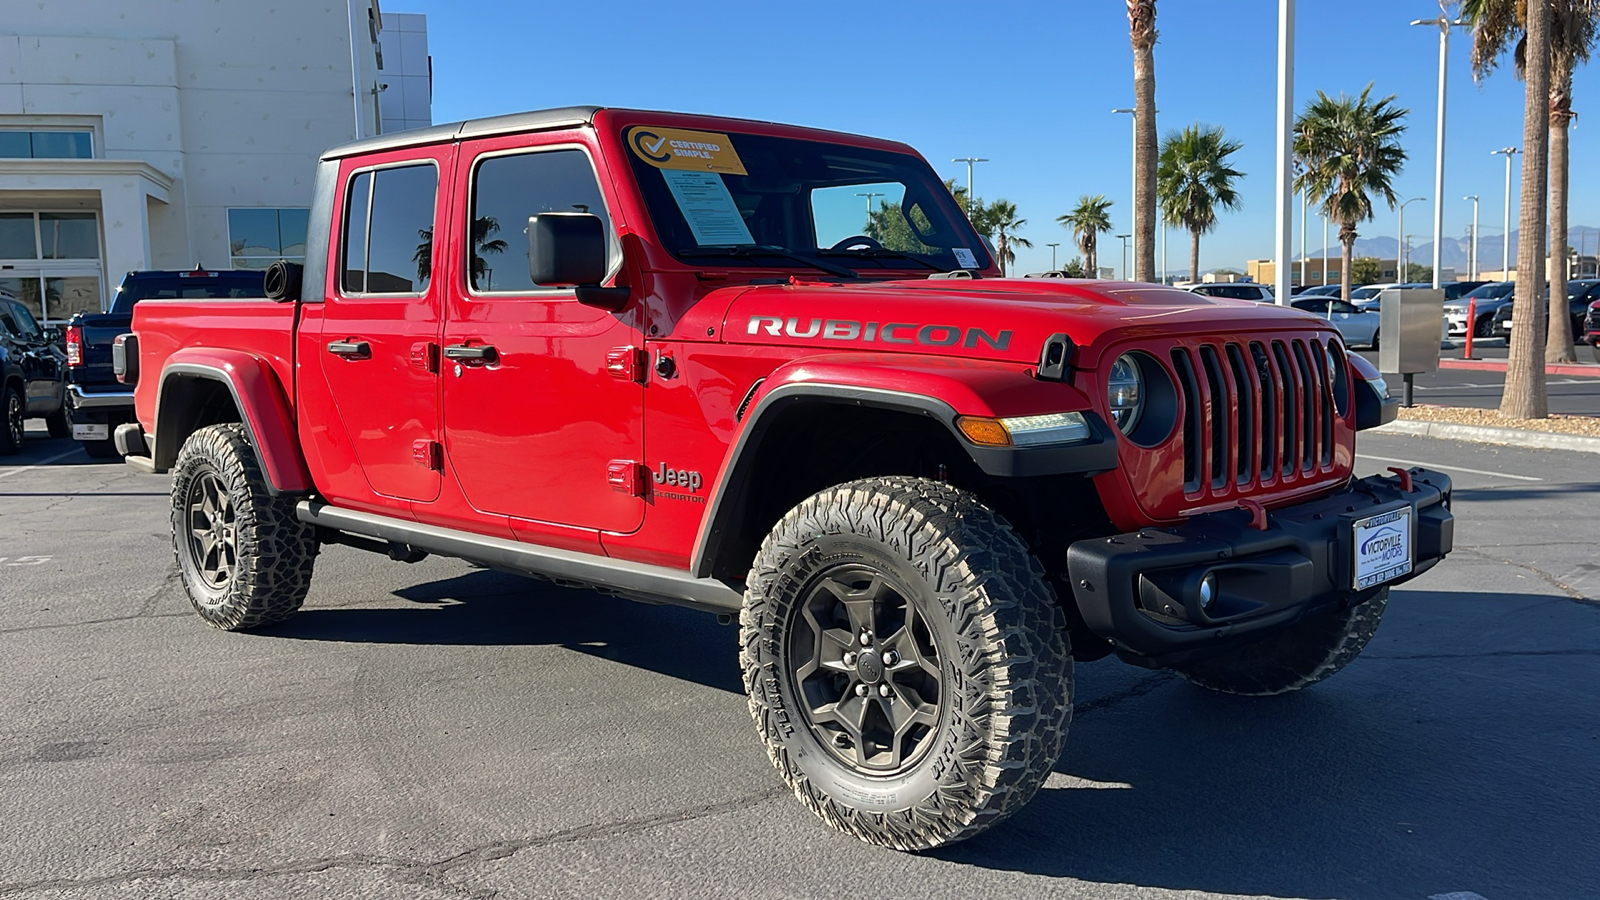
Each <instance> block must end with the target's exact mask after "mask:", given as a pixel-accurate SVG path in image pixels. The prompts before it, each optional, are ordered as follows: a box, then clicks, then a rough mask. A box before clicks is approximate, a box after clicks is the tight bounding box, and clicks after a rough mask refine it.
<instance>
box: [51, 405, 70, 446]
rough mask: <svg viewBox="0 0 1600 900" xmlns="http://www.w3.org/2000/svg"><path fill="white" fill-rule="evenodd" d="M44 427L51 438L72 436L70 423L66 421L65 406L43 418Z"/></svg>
mask: <svg viewBox="0 0 1600 900" xmlns="http://www.w3.org/2000/svg"><path fill="white" fill-rule="evenodd" d="M44 426H45V428H46V429H48V430H49V432H50V436H51V437H53V438H64V437H71V436H72V422H70V421H68V419H67V408H66V407H65V406H63V407H61V408H60V409H58V410H56V411H55V412H53V413H51V414H50V415H48V416H45V418H44Z"/></svg>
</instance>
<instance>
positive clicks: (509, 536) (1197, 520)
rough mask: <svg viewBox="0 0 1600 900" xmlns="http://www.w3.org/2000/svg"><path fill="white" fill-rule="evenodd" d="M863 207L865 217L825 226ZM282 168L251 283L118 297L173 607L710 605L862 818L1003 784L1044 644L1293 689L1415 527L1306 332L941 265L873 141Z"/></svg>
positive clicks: (759, 684)
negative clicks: (492, 229) (873, 211)
mask: <svg viewBox="0 0 1600 900" xmlns="http://www.w3.org/2000/svg"><path fill="white" fill-rule="evenodd" d="M867 187H872V188H874V189H876V190H879V191H884V192H886V193H892V195H893V196H894V197H896V198H897V200H898V204H899V209H900V212H898V213H893V215H895V216H897V217H898V218H896V220H895V222H894V223H891V224H893V225H894V227H893V228H885V229H884V230H883V231H881V232H879V236H880V238H881V240H880V239H879V238H874V237H870V236H867V235H863V234H858V233H856V232H855V227H854V226H853V225H852V224H851V223H852V222H855V221H859V219H857V218H856V217H854V216H851V217H847V218H840V217H837V216H833V215H832V214H831V213H830V212H829V210H832V209H833V208H834V207H836V206H841V201H849V203H850V204H851V208H852V209H859V206H855V205H854V201H853V200H852V199H851V198H852V197H853V195H854V194H855V193H856V192H859V191H861V190H862V189H864V188H867ZM308 193H309V196H310V197H311V198H312V201H311V208H310V214H309V218H310V223H309V231H308V236H307V245H308V246H309V247H310V248H313V252H310V253H309V254H308V256H307V257H306V265H305V267H304V269H303V270H302V269H301V267H299V266H297V265H292V264H288V263H283V262H279V263H275V264H274V265H273V268H272V269H271V270H270V271H269V273H268V276H267V282H268V286H269V291H270V299H267V300H259V301H251V300H242V301H239V302H237V303H216V302H213V301H207V300H198V301H191V300H149V301H145V302H143V303H140V304H139V306H138V307H137V308H136V309H135V310H134V335H135V336H136V340H137V349H138V353H137V357H136V359H137V366H136V367H130V366H129V359H128V356H127V354H126V353H125V354H124V357H123V364H122V377H123V378H124V379H126V380H129V381H133V382H135V383H136V387H135V393H136V399H137V409H138V421H137V422H133V423H128V424H125V425H122V426H120V427H119V428H118V429H117V431H116V439H117V441H118V443H119V445H120V447H121V449H123V450H124V451H132V450H140V449H143V450H145V451H146V452H145V454H143V455H139V456H129V457H128V460H129V463H130V464H132V465H134V466H136V467H138V468H141V469H143V470H145V471H158V472H169V471H170V472H171V476H172V477H171V491H172V504H171V506H170V510H171V512H170V513H167V514H168V515H170V516H171V520H172V534H173V542H174V551H175V553H176V561H177V578H178V580H179V582H180V583H181V584H182V586H183V589H184V591H185V592H186V593H187V594H188V596H189V598H190V600H191V602H192V604H193V607H194V609H195V612H196V614H197V615H199V616H200V617H201V618H202V619H203V620H204V621H206V622H207V623H209V624H211V625H213V626H215V627H217V628H222V629H227V630H249V629H255V628H260V627H264V626H269V625H272V624H273V623H276V622H281V621H283V620H285V619H288V618H289V617H290V616H293V615H294V614H295V613H296V612H297V611H298V610H299V609H300V606H301V604H302V602H304V600H305V599H306V595H307V592H308V590H309V588H310V582H311V579H312V577H313V573H314V572H317V573H318V574H320V577H322V578H324V579H328V578H333V579H337V578H339V577H341V573H340V572H337V571H334V569H335V568H337V567H338V566H340V565H341V564H343V563H344V562H345V560H346V559H347V557H346V556H345V555H343V554H324V555H322V556H321V557H320V558H319V557H318V554H317V549H318V546H319V544H323V543H343V544H347V545H349V546H351V547H354V548H361V549H366V550H372V551H377V552H380V553H387V554H388V555H390V556H391V557H393V558H395V559H398V560H411V561H415V560H417V559H420V558H421V557H422V556H423V555H425V554H427V553H430V552H433V553H441V554H445V555H448V556H452V557H459V558H463V559H466V560H470V561H473V562H477V563H482V564H485V565H490V566H493V567H495V568H498V569H502V570H509V571H514V572H522V573H525V574H530V575H534V576H537V577H542V578H545V579H548V580H551V581H554V582H555V583H557V584H560V585H570V586H584V587H594V588H599V589H601V590H604V591H607V592H610V593H615V594H620V595H622V596H625V597H632V598H638V599H643V600H647V601H652V602H668V603H675V604H680V605H683V606H687V607H691V608H694V609H699V610H703V611H706V612H712V613H715V614H717V615H719V616H721V617H723V619H724V621H727V622H730V623H731V622H734V621H737V622H738V623H739V627H738V630H737V631H736V632H732V633H730V637H729V644H730V648H729V649H730V650H731V649H732V646H731V645H732V644H733V643H734V636H735V635H736V636H737V644H738V647H739V652H740V657H739V660H740V662H739V664H740V671H741V673H742V676H743V684H744V687H745V689H746V691H747V694H748V705H749V709H750V711H751V714H752V717H753V719H754V724H755V731H756V732H757V734H758V735H759V737H760V739H761V741H762V742H763V743H764V744H765V749H766V751H767V754H768V756H769V757H770V759H771V760H772V762H773V764H774V766H775V767H776V769H777V771H778V774H779V777H781V778H782V779H783V780H784V781H785V782H786V783H787V786H788V787H789V789H790V790H791V791H792V792H794V793H796V794H797V795H798V796H799V798H800V799H801V800H802V801H803V802H804V804H805V805H806V806H807V807H808V808H810V809H811V810H813V811H814V812H815V813H816V814H817V815H818V817H819V818H820V819H821V820H823V821H824V822H826V823H827V824H828V825H830V826H832V827H834V828H837V829H839V830H840V831H842V832H844V833H846V834H850V835H854V836H855V837H857V838H860V839H862V840H864V841H867V842H870V843H873V844H878V845H883V846H888V847H894V848H898V849H902V850H923V849H929V848H933V847H938V846H941V845H945V844H949V843H951V842H954V841H959V840H963V839H965V838H968V837H971V836H972V835H974V834H977V833H978V832H980V831H982V830H984V829H986V828H988V827H990V826H992V825H993V824H995V823H996V822H999V821H1001V820H1003V819H1005V818H1006V817H1007V816H1009V815H1011V814H1012V813H1014V812H1016V811H1017V810H1018V809H1020V808H1021V807H1022V805H1023V804H1024V803H1026V802H1027V800H1028V799H1029V798H1030V797H1032V796H1033V795H1034V794H1035V792H1036V791H1037V790H1038V789H1039V788H1040V786H1041V785H1043V784H1044V782H1045V780H1046V779H1047V778H1049V777H1050V776H1051V774H1052V773H1053V771H1054V770H1055V767H1056V765H1057V760H1058V758H1059V757H1060V755H1061V752H1062V746H1063V743H1064V740H1065V737H1066V726H1067V722H1068V719H1069V718H1070V714H1071V711H1072V678H1071V672H1072V665H1073V660H1074V659H1077V660H1084V659H1094V658H1100V657H1105V656H1109V655H1112V654H1115V655H1117V656H1118V657H1120V658H1122V659H1124V660H1127V661H1129V662H1134V663H1138V664H1140V665H1143V666H1149V667H1155V668H1175V669H1177V670H1178V671H1179V672H1180V673H1182V674H1183V675H1184V676H1185V677H1186V678H1187V679H1188V680H1189V681H1191V682H1193V683H1195V684H1197V685H1199V686H1201V687H1203V688H1206V689H1209V690H1213V691H1218V692H1222V693H1232V694H1248V695H1270V694H1278V693H1282V692H1285V691H1291V690H1297V689H1299V688H1303V687H1306V686H1308V685H1311V684H1313V683H1315V682H1319V681H1321V680H1322V679H1324V678H1326V677H1328V676H1329V675H1332V674H1333V673H1334V672H1336V671H1337V670H1339V669H1340V668H1342V667H1343V666H1344V665H1346V664H1347V663H1349V662H1350V661H1352V660H1354V659H1355V658H1356V656H1357V655H1358V654H1359V652H1360V651H1361V649H1362V647H1364V646H1365V645H1366V643H1367V642H1368V641H1369V640H1370V639H1371V638H1372V637H1373V635H1374V633H1375V631H1376V629H1377V627H1378V624H1379V621H1380V619H1381V617H1382V614H1383V611H1384V608H1385V604H1386V603H1387V597H1388V591H1389V589H1390V587H1391V586H1393V585H1396V584H1400V583H1404V582H1406V581H1408V580H1410V579H1411V578H1413V577H1415V576H1416V575H1418V574H1421V573H1422V572H1425V571H1427V570H1428V569H1430V568H1431V567H1432V566H1434V565H1435V564H1436V563H1437V562H1438V561H1439V560H1441V559H1442V558H1443V557H1444V555H1445V554H1446V553H1448V552H1449V551H1450V549H1451V546H1452V535H1453V533H1454V525H1453V518H1452V513H1451V512H1450V509H1449V507H1448V504H1447V502H1446V501H1447V498H1448V497H1449V496H1450V493H1451V481H1450V477H1449V476H1448V475H1446V474H1444V473H1441V472H1437V471H1427V470H1424V469H1420V468H1410V469H1404V470H1396V474H1395V475H1393V476H1391V475H1381V476H1378V475H1374V476H1369V477H1366V478H1357V477H1355V474H1354V471H1353V467H1354V465H1355V451H1356V440H1357V432H1358V431H1359V430H1361V429H1365V428H1371V427H1374V426H1377V425H1379V424H1382V423H1383V422H1385V421H1388V420H1390V419H1392V418H1393V417H1394V415H1395V413H1396V412H1397V408H1396V407H1397V406H1398V403H1397V401H1396V400H1395V398H1393V397H1390V396H1389V393H1388V388H1387V385H1386V383H1385V381H1384V380H1383V378H1382V376H1380V375H1379V374H1378V372H1377V370H1376V369H1374V368H1373V367H1372V366H1371V365H1370V364H1369V363H1367V361H1366V360H1365V359H1363V358H1362V357H1361V356H1359V355H1357V354H1354V353H1349V352H1347V351H1346V350H1345V347H1344V342H1343V340H1342V339H1341V338H1340V337H1339V335H1338V333H1337V331H1336V330H1335V329H1334V328H1333V326H1331V325H1330V324H1329V323H1328V322H1327V321H1325V320H1321V319H1318V318H1316V317H1315V316H1311V315H1308V314H1306V313H1303V312H1300V311H1298V310H1293V309H1282V308H1279V307H1273V306H1266V305H1264V304H1262V305H1259V306H1247V305H1245V304H1242V303H1237V302H1232V301H1226V300H1222V299H1220V298H1210V297H1204V296H1199V295H1196V294H1192V293H1183V292H1180V291H1176V290H1172V289H1169V288H1163V287H1160V286H1158V285H1150V284H1141V285H1127V284H1124V283H1121V282H1109V283H1107V282H1092V281H1079V280H1068V279H1046V278H1036V279H1020V278H1018V279H1010V280H1004V281H1002V280H1000V279H998V278H991V277H984V278H976V277H973V276H976V275H983V276H998V275H999V271H1000V270H999V267H998V266H997V265H996V263H995V262H994V259H993V257H992V256H990V255H989V253H988V251H987V249H986V248H985V247H984V245H983V242H982V241H981V240H980V239H979V237H978V234H977V233H976V231H974V229H973V228H972V226H971V224H970V223H969V222H968V220H967V217H966V216H965V215H964V214H963V212H962V210H961V208H960V207H959V206H957V205H956V203H955V201H954V200H953V199H952V198H951V196H950V192H949V191H948V190H946V189H945V187H944V184H943V182H942V181H941V180H940V177H939V175H938V174H937V173H936V172H935V171H934V169H933V167H932V166H930V165H929V164H928V163H927V161H926V160H925V159H923V158H922V157H921V156H919V155H918V154H917V153H916V151H914V150H912V149H911V148H910V147H907V146H905V145H904V144H899V143H895V142H891V141H886V140H881V139H877V138H867V137H856V136H853V135H846V134H840V133H837V132H832V131H820V130H814V129H807V128H798V127H794V126H787V125H780V124H776V123H772V122H756V121H745V120H737V119H726V118H712V117H708V116H692V115H683V114H677V113H664V112H648V111H640V110H611V109H601V108H595V107H572V108H567V109H558V110H545V111H539V112H530V113H521V114H517V115H509V116H500V117H497V118H494V119H487V120H478V121H473V122H466V123H458V124H456V125H438V126H435V127H433V128H427V129H418V130H414V131H402V132H397V133H394V134H383V135H378V136H376V137H372V138H368V139H366V140H361V141H357V142H355V143H352V144H347V145H344V146H341V147H335V148H332V149H330V150H328V151H326V152H325V153H323V155H322V157H321V160H320V162H319V163H318V164H317V167H316V173H315V178H314V179H313V180H312V184H311V185H310V190H309V192H308ZM841 208H842V207H841ZM377 210H382V214H381V215H380V214H377V213H375V212H374V211H377ZM485 219H488V220H490V221H498V222H500V223H502V226H503V228H504V233H505V234H506V236H507V237H510V236H511V235H513V234H517V235H518V240H517V241H507V242H505V244H503V245H501V246H499V247H497V248H495V249H493V250H489V249H488V247H487V246H481V244H482V242H481V240H476V241H475V240H474V236H478V237H479V238H481V235H482V229H481V227H480V223H482V222H483V221H484V220H485ZM829 223H833V224H829ZM840 223H842V224H840ZM524 229H525V232H526V233H525V236H523V235H522V232H523V231H524ZM419 236H421V237H423V239H424V241H425V243H423V244H422V245H421V246H420V248H419V246H418V243H417V241H418V237H419ZM445 248H448V250H449V252H442V251H443V249H445ZM480 253H486V254H490V255H492V260H491V259H489V258H484V257H480V255H479V254H480ZM491 265H492V272H491ZM123 346H124V349H125V350H126V349H127V343H126V342H124V344H123ZM1269 510H1270V512H1269ZM588 597H589V595H588V594H582V593H574V594H573V595H572V596H571V597H569V598H568V599H567V600H566V601H565V602H568V603H575V604H583V603H584V602H586V601H587V599H588ZM550 602H561V601H545V600H541V602H540V603H538V604H534V605H530V606H529V607H528V613H527V614H528V615H529V616H532V617H535V618H536V617H538V616H541V615H545V614H547V613H546V610H548V607H549V604H550ZM553 614H556V615H566V613H553ZM1398 640H1400V641H1403V640H1404V637H1403V635H1402V636H1400V638H1399V639H1398ZM668 643H670V642H668ZM552 677H555V676H553V675H552ZM661 681H662V682H663V683H664V684H666V683H668V682H669V681H670V679H661ZM590 687H592V689H593V690H592V693H593V695H594V696H595V697H599V698H602V702H603V697H604V690H603V686H601V685H594V686H590ZM485 689H486V690H492V689H493V688H492V687H486V688H485ZM586 689H589V687H586ZM668 689H670V684H668ZM1307 708H1308V707H1306V706H1304V705H1302V706H1301V707H1300V712H1304V711H1305V710H1306V709H1307ZM1191 714H1192V712H1185V713H1184V715H1186V716H1187V715H1191ZM1297 714H1298V713H1297ZM1272 727H1273V726H1272V725H1270V724H1263V726H1262V730H1263V731H1264V732H1265V731H1268V730H1270V729H1271V728H1272ZM1140 739H1141V738H1140V736H1138V735H1131V736H1130V740H1131V741H1134V742H1137V741H1138V740H1140ZM704 750H705V752H706V753H709V754H726V752H727V748H724V747H710V746H708V747H705V748H704ZM1118 752H1124V753H1134V752H1138V747H1137V745H1136V743H1130V744H1129V745H1128V746H1126V747H1123V748H1120V750H1119V751H1118ZM278 764H279V762H278V761H276V760H256V761H250V760H243V761H241V762H240V763H239V769H238V771H237V772H236V773H235V777H237V778H241V779H248V778H249V777H250V772H251V768H250V767H251V766H258V767H259V766H266V767H272V766H276V765H278ZM708 771H709V772H710V773H711V774H710V777H716V776H715V767H711V769H710V770H708ZM691 777H699V776H698V775H696V776H691ZM1082 824H1083V826H1084V827H1094V826H1095V825H1096V824H1097V823H1096V822H1092V821H1087V820H1086V821H1084V822H1083V823H1082ZM1252 827H1253V826H1252ZM1231 837H1233V838H1236V839H1237V840H1239V841H1243V842H1249V841H1251V840H1253V837H1254V836H1253V834H1251V833H1248V832H1242V833H1240V834H1238V835H1233V836H1231ZM864 886H865V888H866V889H867V890H868V891H877V892H879V893H881V892H882V891H884V890H887V889H888V888H884V887H881V886H880V885H879V884H877V883H875V882H874V883H870V884H867V883H864ZM907 888H908V891H909V892H910V893H911V894H913V895H914V894H917V893H919V891H915V890H910V886H909V885H907Z"/></svg>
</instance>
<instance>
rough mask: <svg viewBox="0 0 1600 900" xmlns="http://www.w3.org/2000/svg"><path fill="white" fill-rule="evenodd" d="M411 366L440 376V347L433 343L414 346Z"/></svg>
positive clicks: (424, 342)
mask: <svg viewBox="0 0 1600 900" xmlns="http://www.w3.org/2000/svg"><path fill="white" fill-rule="evenodd" d="M411 366H412V368H416V369H421V370H422V371H424V372H427V373H428V374H430V375H437V374H439V345H438V344H435V343H434V342H432V341H422V342H420V343H416V344H412V345H411Z"/></svg>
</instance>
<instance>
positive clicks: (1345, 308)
mask: <svg viewBox="0 0 1600 900" xmlns="http://www.w3.org/2000/svg"><path fill="white" fill-rule="evenodd" d="M1333 311H1334V312H1336V313H1340V314H1343V315H1347V316H1353V315H1355V314H1357V313H1359V312H1361V310H1359V309H1356V307H1355V304H1353V303H1346V302H1344V301H1343V300H1335V301H1333Z"/></svg>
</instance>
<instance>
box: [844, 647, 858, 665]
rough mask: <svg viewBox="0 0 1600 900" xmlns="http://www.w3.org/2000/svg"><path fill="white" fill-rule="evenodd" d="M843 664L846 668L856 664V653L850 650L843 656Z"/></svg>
mask: <svg viewBox="0 0 1600 900" xmlns="http://www.w3.org/2000/svg"><path fill="white" fill-rule="evenodd" d="M844 664H845V665H847V666H853V665H855V664H856V652H855V651H854V650H851V651H849V652H848V653H846V654H845V655H844Z"/></svg>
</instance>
